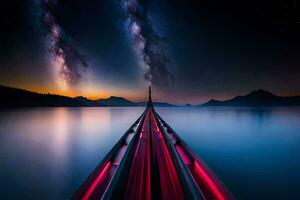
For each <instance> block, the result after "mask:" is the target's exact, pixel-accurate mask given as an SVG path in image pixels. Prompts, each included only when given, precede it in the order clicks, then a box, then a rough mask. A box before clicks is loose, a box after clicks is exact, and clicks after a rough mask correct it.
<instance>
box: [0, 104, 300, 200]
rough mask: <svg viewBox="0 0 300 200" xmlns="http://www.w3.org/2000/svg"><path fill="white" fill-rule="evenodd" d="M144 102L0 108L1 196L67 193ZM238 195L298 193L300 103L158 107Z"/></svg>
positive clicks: (290, 196) (267, 196)
mask: <svg viewBox="0 0 300 200" xmlns="http://www.w3.org/2000/svg"><path fill="white" fill-rule="evenodd" d="M143 111H144V108H35V109H15V110H1V112H0V127H1V128H0V160H1V161H0V177H1V179H0V192H1V195H2V198H4V199H17V198H19V199H21V198H22V199H67V198H68V197H69V196H70V195H71V194H72V192H73V191H74V190H75V189H76V187H78V186H79V185H80V184H81V183H82V181H83V180H84V179H85V178H86V176H87V175H88V174H89V173H90V172H91V171H92V170H93V169H94V167H95V166H96V165H97V164H98V163H99V161H100V160H101V159H102V158H103V157H104V156H105V155H106V153H107V152H108V151H109V150H110V148H111V147H112V146H113V144H114V143H115V142H117V140H118V139H119V138H120V137H121V135H122V134H123V133H124V132H125V131H126V130H127V129H128V128H129V126H130V125H131V124H132V123H133V122H134V121H135V120H136V119H137V118H138V116H139V115H140V114H141V113H142V112H143ZM157 111H158V112H159V114H160V115H161V116H162V117H163V118H164V119H165V120H166V121H167V122H168V123H169V124H170V125H171V126H172V127H173V128H174V129H175V130H176V131H177V132H178V133H179V134H180V135H181V136H182V138H183V139H184V140H185V141H186V143H188V144H189V145H190V146H191V148H192V149H193V150H194V151H195V152H196V153H197V154H198V155H199V156H200V157H201V158H202V159H203V160H205V162H206V163H207V164H208V165H209V166H210V167H211V168H212V169H213V171H214V172H215V173H216V174H217V176H218V177H219V178H220V179H221V180H222V181H223V182H224V183H225V185H226V186H227V187H228V188H229V189H230V190H231V191H232V192H233V194H234V195H235V196H236V197H237V198H238V199H300V193H299V191H298V190H299V186H300V171H299V168H300V159H299V158H300V145H299V144H300V109H299V108H260V109H257V108H192V107H191V108H157Z"/></svg>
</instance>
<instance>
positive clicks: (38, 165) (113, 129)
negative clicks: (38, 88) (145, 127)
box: [0, 108, 143, 199]
mask: <svg viewBox="0 0 300 200" xmlns="http://www.w3.org/2000/svg"><path fill="white" fill-rule="evenodd" d="M142 111H143V108H128V109H127V108H35V109H17V110H1V112H0V127H1V129H0V147H1V151H0V152H1V153H0V156H1V162H0V177H1V179H0V184H1V185H0V186H1V187H0V188H1V189H0V190H1V195H2V197H3V198H5V199H17V198H22V199H67V198H68V197H70V195H71V194H72V192H73V191H74V190H75V189H76V187H78V186H79V185H80V184H81V183H82V181H83V180H84V179H85V178H86V177H87V175H88V174H89V173H90V172H91V171H92V169H94V167H95V166H96V165H97V164H98V163H99V161H100V160H101V159H102V158H103V157H104V156H105V154H106V153H107V152H108V151H109V150H110V148H111V147H112V145H113V144H114V143H115V142H117V140H118V138H120V137H121V135H122V134H123V133H124V132H125V131H126V130H127V129H128V128H129V126H130V125H131V124H132V123H133V122H134V121H135V120H136V119H137V118H138V116H139V115H140V114H141V113H142Z"/></svg>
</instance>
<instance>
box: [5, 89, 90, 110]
mask: <svg viewBox="0 0 300 200" xmlns="http://www.w3.org/2000/svg"><path fill="white" fill-rule="evenodd" d="M26 106H41V107H42V106H43V107H56V106H58V107H59V106H66V107H79V106H87V105H86V104H85V103H83V102H80V101H78V100H76V99H73V98H70V97H66V96H60V95H52V94H39V93H36V92H30V91H27V90H23V89H17V88H11V87H5V86H1V85H0V107H26Z"/></svg>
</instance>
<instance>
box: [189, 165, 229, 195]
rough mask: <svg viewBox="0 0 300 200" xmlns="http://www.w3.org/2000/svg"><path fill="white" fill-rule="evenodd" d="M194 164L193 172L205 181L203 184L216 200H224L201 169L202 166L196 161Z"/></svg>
mask: <svg viewBox="0 0 300 200" xmlns="http://www.w3.org/2000/svg"><path fill="white" fill-rule="evenodd" d="M194 164H195V172H196V173H197V175H199V176H201V177H202V179H203V180H204V181H205V183H206V184H207V185H208V186H209V188H210V189H211V191H212V192H213V194H214V195H215V197H216V199H217V200H225V197H224V196H223V194H222V193H221V192H220V190H219V189H218V187H217V186H216V184H215V183H214V182H213V181H212V180H211V178H210V177H209V176H208V174H207V173H206V171H205V170H204V169H203V167H202V166H200V164H199V163H198V162H197V161H194Z"/></svg>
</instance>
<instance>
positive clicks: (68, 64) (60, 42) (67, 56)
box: [40, 0, 88, 86]
mask: <svg viewBox="0 0 300 200" xmlns="http://www.w3.org/2000/svg"><path fill="white" fill-rule="evenodd" d="M40 7H41V23H42V25H43V27H45V29H46V34H47V43H48V46H49V50H50V52H51V53H52V55H53V57H54V59H55V62H56V63H57V64H58V65H59V68H60V69H59V70H60V74H61V77H62V78H63V79H64V81H65V82H66V83H67V84H68V85H69V86H74V85H76V84H78V83H79V82H80V80H81V79H82V73H83V71H84V69H85V68H86V67H87V66H88V64H87V62H86V59H85V57H84V55H83V54H81V53H80V52H79V50H78V48H77V46H76V44H75V42H74V40H73V39H72V38H71V37H69V36H68V35H67V34H66V33H65V32H64V30H63V27H62V26H61V25H60V24H59V22H58V19H57V18H58V17H57V16H58V14H59V13H60V12H61V10H60V9H59V2H58V0H40Z"/></svg>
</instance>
